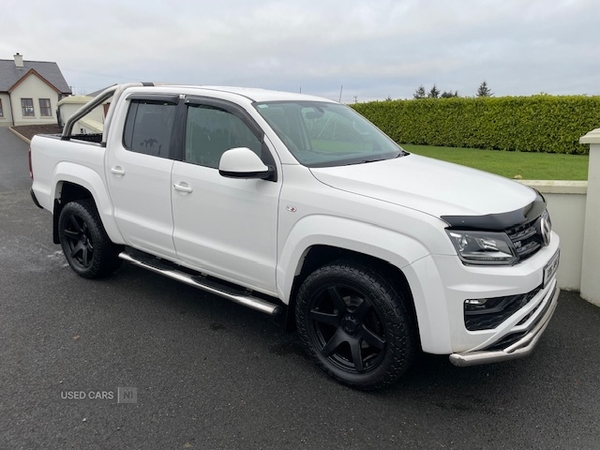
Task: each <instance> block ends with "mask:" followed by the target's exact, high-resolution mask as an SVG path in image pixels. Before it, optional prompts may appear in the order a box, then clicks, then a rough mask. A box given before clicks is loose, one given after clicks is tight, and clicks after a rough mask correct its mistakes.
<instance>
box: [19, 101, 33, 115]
mask: <svg viewBox="0 0 600 450" xmlns="http://www.w3.org/2000/svg"><path fill="white" fill-rule="evenodd" d="M21 109H22V110H23V117H33V116H35V112H34V110H33V99H32V98H22V99H21Z"/></svg>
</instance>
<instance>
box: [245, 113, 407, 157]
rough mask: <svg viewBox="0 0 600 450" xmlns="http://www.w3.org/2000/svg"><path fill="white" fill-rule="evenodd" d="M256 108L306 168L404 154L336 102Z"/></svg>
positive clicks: (356, 114)
mask: <svg viewBox="0 0 600 450" xmlns="http://www.w3.org/2000/svg"><path fill="white" fill-rule="evenodd" d="M255 107H256V109H257V110H258V112H259V113H260V115H261V116H262V117H263V118H264V119H265V120H266V121H267V122H268V123H269V125H270V126H271V128H273V130H274V131H275V133H277V135H278V136H279V138H280V139H281V140H282V141H283V143H284V144H285V145H286V147H287V148H288V149H289V150H290V152H292V154H293V155H294V157H295V158H296V159H297V160H298V161H299V162H300V163H301V164H303V165H305V166H307V167H331V166H341V165H347V164H360V163H367V162H373V161H380V160H384V159H392V158H397V157H398V156H402V155H404V154H405V153H404V151H403V150H402V149H401V148H400V147H399V146H398V145H397V144H396V143H395V142H394V141H392V140H391V139H390V138H389V137H387V136H386V135H385V134H384V133H383V132H382V131H381V130H379V128H377V127H376V126H375V125H373V124H372V123H371V122H369V121H368V120H366V119H365V118H364V117H362V116H361V115H360V114H358V113H357V112H355V111H354V110H352V109H351V108H348V107H347V106H344V105H340V104H338V103H327V102H304V101H303V102H265V103H256V104H255Z"/></svg>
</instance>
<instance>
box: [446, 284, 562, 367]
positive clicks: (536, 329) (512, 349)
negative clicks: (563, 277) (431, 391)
mask: <svg viewBox="0 0 600 450" xmlns="http://www.w3.org/2000/svg"><path fill="white" fill-rule="evenodd" d="M559 293H560V289H558V286H557V285H556V279H554V285H553V287H552V288H551V289H549V291H548V294H547V295H546V298H545V299H544V300H543V301H542V302H541V304H540V308H542V310H543V313H542V314H540V315H539V317H538V319H537V320H536V321H535V322H533V323H532V324H531V326H530V328H529V329H528V330H526V331H525V332H524V333H522V334H521V335H519V336H518V337H517V339H516V340H513V341H508V342H507V344H506V346H504V347H503V346H502V345H500V346H499V345H498V343H495V344H493V345H492V346H491V347H489V348H488V349H483V350H478V351H471V352H462V353H452V354H451V355H450V362H451V363H452V364H454V365H455V366H459V367H466V366H475V365H479V364H488V363H494V362H500V361H509V360H511V359H516V358H522V357H524V356H527V355H529V354H530V353H531V352H533V350H534V348H535V346H536V345H537V343H538V341H539V339H540V337H541V336H542V334H543V332H544V330H545V329H546V327H547V326H548V323H550V319H551V318H552V315H553V314H554V311H555V310H556V305H557V303H558V295H559Z"/></svg>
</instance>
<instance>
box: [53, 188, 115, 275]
mask: <svg viewBox="0 0 600 450" xmlns="http://www.w3.org/2000/svg"><path fill="white" fill-rule="evenodd" d="M58 235H59V239H60V243H61V246H62V249H63V252H64V254H65V257H66V258H67V262H68V263H69V265H70V266H71V268H72V269H73V270H74V271H75V272H76V273H77V274H78V275H80V276H82V277H84V278H99V277H102V276H105V275H108V274H109V273H112V272H114V271H115V270H117V269H118V268H119V266H120V264H121V260H120V259H119V257H118V255H119V252H120V251H121V250H122V247H121V246H118V245H115V244H113V243H112V242H111V241H110V239H109V237H108V235H107V234H106V231H105V230H104V227H103V226H102V222H101V220H100V217H99V215H98V212H97V211H96V207H95V205H94V203H93V202H92V201H91V200H88V199H86V200H77V201H73V202H70V203H67V204H66V205H65V206H64V207H63V209H62V211H61V213H60V217H59V219H58Z"/></svg>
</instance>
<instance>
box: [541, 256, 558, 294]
mask: <svg viewBox="0 0 600 450" xmlns="http://www.w3.org/2000/svg"><path fill="white" fill-rule="evenodd" d="M559 261H560V250H558V251H557V252H556V253H555V254H554V256H553V257H552V259H551V260H550V261H549V262H548V264H546V266H545V267H544V286H543V287H546V286H547V285H548V282H549V281H550V280H551V279H552V277H553V276H554V275H555V274H556V271H557V270H558V262H559Z"/></svg>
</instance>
